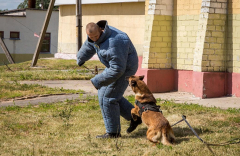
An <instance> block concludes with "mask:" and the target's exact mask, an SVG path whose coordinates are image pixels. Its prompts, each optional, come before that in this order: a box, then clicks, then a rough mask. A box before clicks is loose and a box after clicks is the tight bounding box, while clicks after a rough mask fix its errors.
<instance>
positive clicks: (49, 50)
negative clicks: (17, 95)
mask: <svg viewBox="0 0 240 156" xmlns="http://www.w3.org/2000/svg"><path fill="white" fill-rule="evenodd" d="M46 34H48V35H49V37H44V39H43V43H42V47H43V45H44V41H46V40H47V41H48V44H45V45H48V49H47V51H43V50H42V47H41V50H40V52H41V53H50V52H51V33H50V32H46V33H45V36H46ZM46 38H47V39H46Z"/></svg>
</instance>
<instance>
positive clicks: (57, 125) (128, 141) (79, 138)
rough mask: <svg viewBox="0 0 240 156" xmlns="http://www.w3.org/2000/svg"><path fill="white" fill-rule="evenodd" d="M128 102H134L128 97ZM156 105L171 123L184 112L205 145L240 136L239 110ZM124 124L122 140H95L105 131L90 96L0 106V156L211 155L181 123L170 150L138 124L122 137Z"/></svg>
mask: <svg viewBox="0 0 240 156" xmlns="http://www.w3.org/2000/svg"><path fill="white" fill-rule="evenodd" d="M127 98H128V100H129V101H131V102H132V103H133V101H134V98H133V96H130V97H127ZM158 101H160V100H158ZM160 103H161V104H160V105H161V109H162V110H163V114H164V116H165V117H166V118H167V119H168V120H169V122H170V124H173V123H175V122H176V121H178V120H180V119H181V115H182V114H184V115H186V116H187V120H188V122H189V123H190V124H191V126H192V127H193V128H194V129H195V131H196V132H197V133H198V134H199V136H200V137H201V138H202V139H203V140H204V141H206V142H210V143H220V142H226V141H229V140H230V139H233V138H240V133H239V128H240V124H239V118H240V109H228V110H222V109H219V108H208V107H203V106H199V105H195V104H191V105H188V104H176V103H174V102H172V101H160ZM128 126H129V122H128V121H125V120H124V119H122V118H121V128H122V132H121V134H122V137H121V138H119V139H107V140H101V139H100V140H99V139H95V136H96V135H98V134H103V133H104V132H105V128H104V123H103V120H102V116H101V111H100V108H99V105H98V99H97V97H94V96H87V97H84V96H80V98H79V99H78V100H66V101H64V102H58V103H52V104H48V103H43V104H40V105H38V106H31V105H29V106H28V107H17V106H11V107H5V108H0V148H1V150H0V155H119V156H121V155H129V156H132V155H147V156H148V155H151V156H152V155H162V156H175V155H179V156H182V155H199V156H207V155H211V153H210V152H209V150H208V149H207V148H206V146H205V145H203V144H202V143H201V142H200V141H199V140H198V139H197V138H196V137H195V135H194V134H193V133H192V131H191V130H190V129H189V128H188V126H187V125H186V124H185V123H184V122H182V123H180V124H178V125H176V126H174V127H173V131H174V133H175V136H176V142H177V143H176V145H175V146H164V145H162V144H153V143H151V142H149V141H148V140H147V139H146V131H147V128H146V126H145V125H143V124H142V125H140V126H139V127H138V128H137V129H136V130H135V131H134V132H132V133H131V134H127V133H126V132H125V131H126V129H127V128H128ZM211 148H212V150H213V151H214V153H215V154H216V155H226V156H235V155H239V153H240V146H239V144H235V145H228V146H221V147H213V146H212V147H211Z"/></svg>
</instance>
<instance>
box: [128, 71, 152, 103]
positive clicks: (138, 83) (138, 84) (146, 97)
mask: <svg viewBox="0 0 240 156" xmlns="http://www.w3.org/2000/svg"><path fill="white" fill-rule="evenodd" d="M143 79H144V75H143V76H136V75H133V76H129V77H126V80H127V81H128V84H129V86H130V87H131V88H132V90H133V92H134V93H135V94H136V95H135V98H136V100H138V101H140V102H141V103H143V102H156V100H155V98H154V97H153V95H152V92H151V91H150V90H149V89H148V86H147V85H146V84H145V82H144V81H143Z"/></svg>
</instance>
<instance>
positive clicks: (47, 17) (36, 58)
mask: <svg viewBox="0 0 240 156" xmlns="http://www.w3.org/2000/svg"><path fill="white" fill-rule="evenodd" d="M54 3H55V0H51V2H50V4H49V6H48V10H47V14H46V17H45V20H44V24H43V27H42V31H41V33H40V36H39V39H38V43H37V47H36V50H35V52H34V55H33V60H32V65H31V66H32V67H34V66H35V65H36V64H37V60H38V57H39V53H40V50H41V47H42V43H43V39H44V36H45V34H46V31H47V27H48V24H49V21H50V18H51V15H52V11H53V7H54ZM56 29H57V28H56Z"/></svg>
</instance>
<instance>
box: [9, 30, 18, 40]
mask: <svg viewBox="0 0 240 156" xmlns="http://www.w3.org/2000/svg"><path fill="white" fill-rule="evenodd" d="M10 39H20V32H16V31H10Z"/></svg>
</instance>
